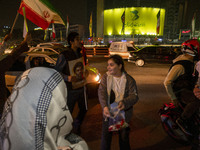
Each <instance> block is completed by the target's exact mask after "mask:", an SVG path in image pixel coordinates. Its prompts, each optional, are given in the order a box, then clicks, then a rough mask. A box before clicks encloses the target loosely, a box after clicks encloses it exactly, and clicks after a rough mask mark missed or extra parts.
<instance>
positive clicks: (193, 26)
mask: <svg viewBox="0 0 200 150" xmlns="http://www.w3.org/2000/svg"><path fill="white" fill-rule="evenodd" d="M195 23H196V12H195V13H194V15H193V17H192V37H195Z"/></svg>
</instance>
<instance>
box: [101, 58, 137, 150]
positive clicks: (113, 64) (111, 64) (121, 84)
mask: <svg viewBox="0 0 200 150" xmlns="http://www.w3.org/2000/svg"><path fill="white" fill-rule="evenodd" d="M107 70H108V72H106V73H105V74H104V76H103V77H102V80H101V83H100V86H99V89H98V96H99V102H100V104H101V107H102V109H103V123H102V139H101V149H102V150H108V149H110V147H111V141H112V132H110V131H109V130H108V128H109V119H111V118H110V117H111V114H110V104H111V103H117V104H118V109H119V110H120V111H124V113H125V122H126V124H128V123H129V122H130V120H131V117H132V114H133V105H134V104H135V103H136V102H137V101H138V93H137V86H136V82H135V80H134V79H133V78H132V77H131V76H130V75H129V74H128V73H127V72H126V71H125V69H124V62H123V59H122V58H121V56H119V55H113V56H111V57H110V58H109V59H108V66H107ZM129 132H130V128H129V126H126V127H125V128H122V129H120V130H119V131H118V133H119V146H120V150H124V149H126V150H130V149H131V148H130V144H129Z"/></svg>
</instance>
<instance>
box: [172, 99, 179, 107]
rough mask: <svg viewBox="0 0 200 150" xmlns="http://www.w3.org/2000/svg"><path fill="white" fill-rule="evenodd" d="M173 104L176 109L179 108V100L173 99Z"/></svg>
mask: <svg viewBox="0 0 200 150" xmlns="http://www.w3.org/2000/svg"><path fill="white" fill-rule="evenodd" d="M172 103H173V104H174V106H175V107H178V106H179V101H178V100H177V99H173V100H172Z"/></svg>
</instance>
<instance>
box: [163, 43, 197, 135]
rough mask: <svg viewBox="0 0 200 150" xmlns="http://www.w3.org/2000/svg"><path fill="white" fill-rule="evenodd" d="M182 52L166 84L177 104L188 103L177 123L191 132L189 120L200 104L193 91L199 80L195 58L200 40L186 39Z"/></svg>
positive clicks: (170, 71) (168, 75)
mask: <svg viewBox="0 0 200 150" xmlns="http://www.w3.org/2000/svg"><path fill="white" fill-rule="evenodd" d="M182 52H183V54H182V55H180V56H178V57H177V58H176V59H174V61H173V64H172V66H171V67H170V70H169V72H168V74H167V76H166V78H165V81H164V85H165V88H166V91H167V93H168V95H169V97H170V98H171V100H172V102H173V104H174V105H175V106H178V105H179V102H182V103H184V104H185V105H186V106H185V108H184V111H183V113H182V114H181V117H180V118H178V119H177V120H176V123H177V124H178V125H179V126H180V128H181V129H182V130H183V131H184V132H186V133H188V134H190V133H189V132H188V125H187V122H188V121H189V119H190V117H191V116H192V115H193V114H194V113H195V112H196V111H197V110H198V108H199V106H200V101H199V100H198V99H197V98H196V97H195V95H194V93H193V88H194V86H195V83H196V80H197V78H196V76H195V75H194V70H195V69H194V60H195V58H196V57H198V52H199V42H198V41H197V40H196V39H190V40H187V41H185V42H184V43H182Z"/></svg>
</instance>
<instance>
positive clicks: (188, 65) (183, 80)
mask: <svg viewBox="0 0 200 150" xmlns="http://www.w3.org/2000/svg"><path fill="white" fill-rule="evenodd" d="M177 64H180V65H182V66H183V67H184V70H185V73H184V74H183V75H181V76H179V77H178V78H177V79H176V80H175V81H173V86H172V88H173V91H174V93H178V92H180V91H181V90H182V89H188V90H193V88H194V86H195V84H196V82H197V79H198V73H197V71H194V63H193V62H191V61H189V60H180V61H177V62H175V63H174V64H172V66H171V67H170V69H169V71H170V70H171V68H172V67H173V66H175V65H177Z"/></svg>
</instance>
